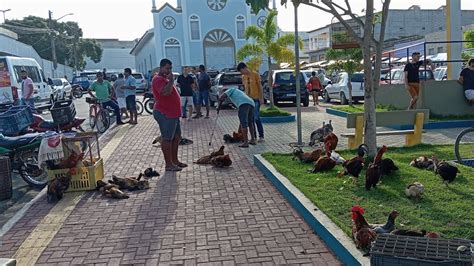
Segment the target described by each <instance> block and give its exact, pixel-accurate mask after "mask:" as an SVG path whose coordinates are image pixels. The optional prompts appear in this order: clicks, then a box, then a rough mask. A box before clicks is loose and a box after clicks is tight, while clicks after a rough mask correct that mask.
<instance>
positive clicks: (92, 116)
mask: <svg viewBox="0 0 474 266" xmlns="http://www.w3.org/2000/svg"><path fill="white" fill-rule="evenodd" d="M86 103H88V104H89V105H90V107H89V125H90V127H91V129H94V128H97V131H98V132H99V133H104V132H105V131H107V129H109V127H110V115H109V112H108V110H107V109H106V108H104V107H103V106H102V103H101V102H100V101H99V100H98V99H97V98H90V97H86Z"/></svg>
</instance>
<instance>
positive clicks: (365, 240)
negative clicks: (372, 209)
mask: <svg viewBox="0 0 474 266" xmlns="http://www.w3.org/2000/svg"><path fill="white" fill-rule="evenodd" d="M351 212H352V236H353V237H354V241H355V243H356V246H357V248H361V249H367V248H369V247H370V244H371V243H372V241H374V240H375V238H376V237H377V234H376V233H375V231H374V230H372V228H370V225H369V224H368V223H367V221H366V220H365V218H364V213H365V210H364V209H363V208H362V207H361V206H359V205H355V206H353V207H352V209H351Z"/></svg>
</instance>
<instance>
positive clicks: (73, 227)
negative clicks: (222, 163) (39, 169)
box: [0, 111, 339, 265]
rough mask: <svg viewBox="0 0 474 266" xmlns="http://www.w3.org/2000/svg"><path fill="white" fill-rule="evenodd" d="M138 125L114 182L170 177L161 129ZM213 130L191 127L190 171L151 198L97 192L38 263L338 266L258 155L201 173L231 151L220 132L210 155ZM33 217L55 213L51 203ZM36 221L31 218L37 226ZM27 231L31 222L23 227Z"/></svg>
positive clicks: (111, 167) (114, 163)
mask: <svg viewBox="0 0 474 266" xmlns="http://www.w3.org/2000/svg"><path fill="white" fill-rule="evenodd" d="M221 115H222V120H220V121H229V123H230V122H231V121H233V120H234V119H235V116H234V114H233V112H232V111H226V112H223V114H221ZM229 115H231V117H229ZM139 122H140V124H139V125H138V126H136V127H133V128H132V129H130V130H129V131H128V132H127V134H126V136H125V137H124V139H123V141H122V143H121V144H120V146H119V148H118V149H117V150H115V151H114V153H113V154H112V156H111V157H110V158H109V160H107V161H106V176H110V175H112V174H116V175H119V176H128V175H136V174H138V173H139V172H140V171H142V170H144V169H145V168H147V167H150V166H152V167H156V168H158V169H160V170H161V171H162V169H163V166H164V163H163V159H162V155H161V151H160V149H159V148H158V147H156V146H152V145H151V141H152V139H153V138H154V137H155V136H156V135H157V134H158V129H157V126H156V124H155V122H154V121H153V119H152V117H151V116H146V117H142V118H141V119H140V121H139ZM212 124H213V120H212V119H209V120H204V119H202V120H199V121H192V122H185V123H184V124H183V131H184V136H185V137H188V138H191V139H193V140H194V142H195V143H194V144H193V145H189V146H181V152H180V153H181V158H182V160H183V161H184V162H187V163H189V164H190V167H189V168H188V169H186V170H184V171H183V172H181V173H178V174H170V173H167V174H165V175H163V176H161V177H159V178H154V179H152V182H151V188H150V189H149V190H148V191H145V192H136V193H132V194H131V197H130V199H127V200H121V201H117V200H110V199H106V198H103V197H102V196H100V195H98V194H96V193H93V192H92V193H88V194H87V195H86V196H85V197H84V198H82V200H81V201H80V202H79V203H78V204H77V206H76V207H75V209H74V210H73V211H72V213H71V215H70V216H69V217H68V218H67V219H66V221H65V222H64V224H63V226H62V227H61V229H60V230H59V232H58V233H57V234H56V235H55V237H54V238H53V240H52V241H51V242H50V243H49V245H48V246H47V248H46V249H45V250H44V251H43V253H42V255H41V256H40V258H39V259H38V261H37V264H44V265H50V264H52V263H60V264H82V263H84V264H88V263H108V264H112V265H117V264H119V263H125V264H127V263H135V264H137V263H138V264H141V263H147V264H156V263H160V264H162V263H165V264H198V263H212V264H217V265H220V264H226V265H227V264H236V263H241V264H251V263H263V264H298V263H302V264H304V263H308V264H317V265H325V264H327V265H337V264H339V262H338V260H337V258H336V257H335V256H334V255H333V254H332V253H331V252H330V251H329V250H328V248H327V247H326V246H325V244H324V243H322V242H321V240H320V239H319V237H318V236H316V235H315V234H313V233H312V231H311V229H310V228H309V227H308V225H307V224H306V223H305V222H304V221H303V220H302V219H301V218H300V217H299V215H298V214H297V213H296V212H295V211H294V210H293V209H292V208H291V206H290V205H289V204H288V203H287V202H286V201H285V199H284V198H283V197H282V196H281V195H280V194H279V193H278V191H277V190H276V189H274V187H273V186H272V185H271V184H270V183H269V182H268V181H267V180H266V179H265V177H263V176H262V174H261V173H260V172H259V171H258V170H257V169H256V168H255V167H254V166H253V164H252V162H251V160H249V154H250V153H251V152H252V149H249V150H248V151H246V154H244V153H243V152H242V151H241V149H239V148H238V147H237V146H235V145H232V146H228V147H226V150H227V151H228V152H229V153H230V154H231V156H232V159H233V160H234V164H233V166H232V167H231V168H230V169H225V170H222V169H214V168H212V167H210V166H198V165H193V164H192V161H194V160H196V159H197V158H198V157H200V156H202V155H204V154H208V152H209V151H210V150H212V149H215V148H218V147H219V146H220V145H222V141H221V140H220V138H221V137H222V135H223V134H224V132H225V130H226V129H227V128H226V127H222V128H221V127H220V126H219V127H217V129H216V136H218V137H216V138H215V140H214V141H213V145H212V146H213V147H209V146H208V142H209V136H210V131H211V128H212ZM266 145H267V144H266ZM261 146H262V147H263V145H261ZM33 208H36V210H39V209H45V208H51V206H47V204H46V202H45V200H44V201H41V202H40V203H39V204H36V206H33ZM46 212H47V211H46ZM30 213H31V211H29V215H30V216H28V217H25V218H27V219H32V220H33V221H36V220H34V219H33V218H34V217H35V215H36V214H30ZM40 214H43V215H44V213H39V214H38V215H40ZM31 216H32V217H33V218H32V217H31ZM22 224H25V219H22V220H20V222H19V224H17V225H22ZM32 225H35V223H34V222H32ZM33 228H34V227H33ZM31 230H32V228H30V229H29V230H28V228H25V229H22V228H21V227H18V226H15V227H14V228H13V229H12V230H11V232H9V233H8V234H7V235H6V236H5V237H4V239H3V241H4V243H7V244H8V247H7V245H3V246H2V247H0V256H13V254H14V253H15V252H16V249H18V246H19V245H20V244H21V243H22V241H24V239H26V237H27V236H28V234H29V233H30V231H31Z"/></svg>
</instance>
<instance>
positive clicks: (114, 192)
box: [101, 186, 130, 199]
mask: <svg viewBox="0 0 474 266" xmlns="http://www.w3.org/2000/svg"><path fill="white" fill-rule="evenodd" d="M101 192H102V195H104V196H106V197H109V198H113V199H128V198H130V197H129V196H128V195H127V194H126V193H124V192H123V191H122V190H120V189H118V188H117V187H114V186H112V187H103V188H102V191H101Z"/></svg>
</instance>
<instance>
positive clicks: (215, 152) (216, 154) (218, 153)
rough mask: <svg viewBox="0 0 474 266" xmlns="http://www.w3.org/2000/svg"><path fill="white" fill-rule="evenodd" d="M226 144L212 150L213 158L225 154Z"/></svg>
mask: <svg viewBox="0 0 474 266" xmlns="http://www.w3.org/2000/svg"><path fill="white" fill-rule="evenodd" d="M224 148H225V147H224V146H221V147H220V148H219V150H217V151H213V152H211V158H212V157H216V156H221V155H224Z"/></svg>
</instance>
